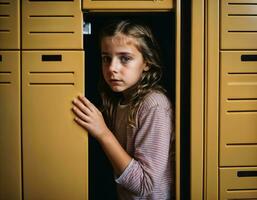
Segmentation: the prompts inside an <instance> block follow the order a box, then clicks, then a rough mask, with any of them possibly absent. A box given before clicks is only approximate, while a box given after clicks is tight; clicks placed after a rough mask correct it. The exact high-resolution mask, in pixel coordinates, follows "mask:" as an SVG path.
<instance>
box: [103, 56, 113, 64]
mask: <svg viewBox="0 0 257 200" xmlns="http://www.w3.org/2000/svg"><path fill="white" fill-rule="evenodd" d="M110 62H111V57H109V56H102V63H103V64H108V63H110Z"/></svg>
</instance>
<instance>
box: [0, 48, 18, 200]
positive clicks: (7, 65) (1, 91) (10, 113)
mask: <svg viewBox="0 0 257 200" xmlns="http://www.w3.org/2000/svg"><path fill="white" fill-rule="evenodd" d="M0 111H1V117H0V162H1V164H0V177H1V178H0V199H15V200H16V199H21V153H20V152H21V130H20V53H19V52H18V51H1V52H0Z"/></svg>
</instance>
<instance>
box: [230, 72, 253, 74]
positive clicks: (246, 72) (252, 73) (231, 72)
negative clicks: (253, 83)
mask: <svg viewBox="0 0 257 200" xmlns="http://www.w3.org/2000/svg"><path fill="white" fill-rule="evenodd" d="M240 74H243V75H247V74H248V75H250V74H257V72H228V75H240Z"/></svg>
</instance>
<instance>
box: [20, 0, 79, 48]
mask: <svg viewBox="0 0 257 200" xmlns="http://www.w3.org/2000/svg"><path fill="white" fill-rule="evenodd" d="M22 11H23V12H22V27H23V28H22V49H83V47H82V43H83V36H82V24H83V18H82V12H81V2H80V0H72V1H67V0H58V1H42V0H33V1H30V0H24V1H22Z"/></svg>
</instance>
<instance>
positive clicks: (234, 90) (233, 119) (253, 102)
mask: <svg viewBox="0 0 257 200" xmlns="http://www.w3.org/2000/svg"><path fill="white" fill-rule="evenodd" d="M220 109H221V110H220V165H221V166H253V165H255V166H257V146H256V144H257V134H256V133H257V52H253V51H252V52H249V51H248V52H247V51H237V52H235V51H234V52H233V51H226V52H225V51H224V52H222V53H221V106H220Z"/></svg>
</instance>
